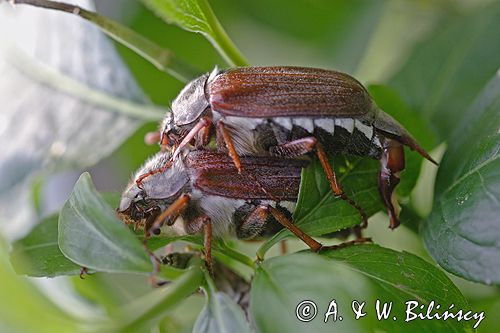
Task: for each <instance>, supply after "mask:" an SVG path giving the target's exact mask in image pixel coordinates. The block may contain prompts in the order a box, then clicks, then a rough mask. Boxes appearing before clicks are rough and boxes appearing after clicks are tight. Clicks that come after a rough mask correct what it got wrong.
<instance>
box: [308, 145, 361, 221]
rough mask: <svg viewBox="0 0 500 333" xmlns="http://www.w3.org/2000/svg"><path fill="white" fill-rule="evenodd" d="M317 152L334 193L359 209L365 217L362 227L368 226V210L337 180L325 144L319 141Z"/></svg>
mask: <svg viewBox="0 0 500 333" xmlns="http://www.w3.org/2000/svg"><path fill="white" fill-rule="evenodd" d="M316 153H317V155H318V158H319V161H320V163H321V166H322V167H323V170H324V171H325V175H326V178H327V179H328V182H329V183H330V187H331V189H332V191H333V193H334V194H335V196H337V197H340V198H341V199H342V200H344V201H347V203H349V204H350V205H351V206H352V207H354V208H356V209H357V211H358V212H359V214H360V215H361V218H362V219H363V222H362V225H361V227H362V228H366V226H367V225H368V216H367V215H366V212H365V211H364V209H363V208H361V207H360V206H359V205H358V204H357V203H356V202H355V201H354V200H352V199H351V198H349V197H348V196H347V194H345V193H344V191H343V190H342V188H341V186H340V184H339V182H338V181H337V176H336V175H335V172H334V171H333V168H332V166H331V165H330V163H329V162H328V158H327V157H326V153H325V151H324V150H323V146H321V144H320V143H319V142H318V143H317V144H316Z"/></svg>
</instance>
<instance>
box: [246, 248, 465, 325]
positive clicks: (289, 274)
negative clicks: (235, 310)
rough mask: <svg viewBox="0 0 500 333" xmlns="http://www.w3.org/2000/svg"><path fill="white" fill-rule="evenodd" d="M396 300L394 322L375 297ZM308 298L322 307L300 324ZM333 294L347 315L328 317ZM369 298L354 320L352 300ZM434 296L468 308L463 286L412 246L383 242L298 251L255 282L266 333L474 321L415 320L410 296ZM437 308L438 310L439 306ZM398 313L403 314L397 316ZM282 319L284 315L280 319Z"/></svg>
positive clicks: (272, 262) (255, 306)
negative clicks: (379, 310) (381, 315)
mask: <svg viewBox="0 0 500 333" xmlns="http://www.w3.org/2000/svg"><path fill="white" fill-rule="evenodd" d="M377 299H378V300H380V301H381V302H383V303H384V302H391V301H392V302H393V308H392V311H391V313H390V316H389V318H388V319H387V320H380V321H378V320H377V318H376V310H375V306H376V300H377ZM304 300H309V301H312V302H314V303H315V304H316V306H317V317H316V318H315V319H313V320H312V321H310V322H301V321H299V320H298V319H297V317H296V309H297V306H298V304H299V303H301V302H302V301H304ZM332 300H335V301H336V303H337V306H338V312H339V313H338V315H340V316H341V317H342V320H338V321H337V322H335V323H334V322H332V317H329V318H328V319H329V322H328V323H325V322H324V319H325V313H326V312H327V309H328V307H329V304H330V302H331V301H332ZM354 300H356V301H358V302H359V303H362V302H366V304H365V306H364V308H363V310H364V311H365V312H366V313H367V315H366V316H365V317H362V318H360V319H359V320H355V319H354V314H353V312H352V310H351V304H352V302H353V301H354ZM432 300H433V301H435V303H436V304H440V305H441V309H442V311H444V309H448V307H449V306H450V305H451V304H454V308H455V309H465V310H469V309H468V308H467V303H466V301H465V299H464V297H463V296H462V295H461V294H460V291H459V290H458V289H457V288H456V287H455V286H454V285H453V283H452V282H451V281H450V280H449V279H448V278H447V277H446V275H445V274H444V273H443V272H441V271H440V270H439V269H437V268H436V267H434V266H433V265H431V264H429V263H427V262H426V261H424V260H422V259H420V258H418V257H416V256H414V255H412V254H410V253H407V252H397V251H393V250H390V249H385V248H381V247H379V246H376V245H359V246H351V247H347V248H343V249H340V250H337V251H330V252H327V253H325V254H324V255H322V256H320V255H316V254H312V253H297V254H293V255H289V256H285V257H276V258H272V259H269V260H266V261H265V262H264V263H263V264H261V265H260V266H259V267H258V268H257V270H256V275H255V278H254V281H253V284H252V292H251V309H252V313H253V316H254V319H255V323H256V325H257V327H258V329H259V331H260V332H261V333H266V332H304V331H306V330H307V331H311V332H312V331H314V332H332V331H339V332H373V331H374V330H381V331H386V332H463V331H467V330H468V329H469V328H470V326H472V325H471V323H472V324H474V321H472V322H471V323H465V322H464V321H461V322H457V321H451V320H448V321H438V320H414V321H411V322H405V319H406V314H405V309H406V305H405V302H407V301H417V302H419V303H420V304H425V305H427V304H429V302H430V301H432ZM434 311H435V310H434ZM394 317H396V320H394ZM276 318H279V320H276Z"/></svg>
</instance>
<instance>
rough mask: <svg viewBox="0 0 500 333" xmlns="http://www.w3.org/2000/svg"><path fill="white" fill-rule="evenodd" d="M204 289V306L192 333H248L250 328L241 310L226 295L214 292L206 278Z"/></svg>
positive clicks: (209, 279)
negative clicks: (206, 283) (206, 282)
mask: <svg viewBox="0 0 500 333" xmlns="http://www.w3.org/2000/svg"><path fill="white" fill-rule="evenodd" d="M207 280H208V286H207V287H206V288H204V290H205V294H206V304H205V307H204V308H203V310H202V311H201V313H200V314H199V316H198V318H197V319H196V322H195V324H194V328H193V333H231V332H242V333H250V332H251V330H250V327H249V325H248V322H247V321H246V319H245V315H244V314H243V312H242V311H241V308H240V307H239V306H238V304H236V303H235V302H234V301H233V300H232V299H230V298H229V297H228V295H226V294H224V293H223V292H218V291H217V290H215V286H214V285H213V281H211V278H210V277H209V276H207Z"/></svg>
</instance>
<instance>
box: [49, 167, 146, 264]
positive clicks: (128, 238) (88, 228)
mask: <svg viewBox="0 0 500 333" xmlns="http://www.w3.org/2000/svg"><path fill="white" fill-rule="evenodd" d="M59 247H60V248H61V251H62V252H63V254H64V255H65V256H66V257H68V258H69V259H70V260H71V261H73V262H75V263H77V264H78V265H81V266H85V267H87V268H91V269H95V270H97V271H106V272H142V273H150V272H152V271H153V265H152V263H151V260H150V259H149V258H148V255H147V253H146V251H145V249H144V247H143V246H142V244H141V243H140V242H139V241H138V240H137V238H136V237H135V236H134V234H133V233H132V232H131V231H130V230H128V228H127V227H126V226H125V225H124V224H123V223H122V222H121V221H120V220H119V219H118V218H117V217H116V215H115V212H114V211H113V210H112V209H111V208H110V207H109V206H108V205H107V204H106V203H105V201H104V200H103V199H102V198H101V196H100V195H99V193H97V191H96V190H95V188H94V185H93V184H92V180H91V178H90V175H89V174H88V173H83V174H82V175H81V176H80V178H79V179H78V181H77V183H76V184H75V187H74V189H73V192H72V193H71V196H70V197H69V199H68V200H67V201H66V203H65V204H64V207H63V208H62V210H61V213H60V215H59Z"/></svg>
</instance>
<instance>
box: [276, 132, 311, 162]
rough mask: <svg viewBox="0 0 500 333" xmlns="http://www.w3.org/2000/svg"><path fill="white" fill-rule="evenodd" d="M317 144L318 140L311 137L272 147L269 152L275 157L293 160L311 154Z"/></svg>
mask: <svg viewBox="0 0 500 333" xmlns="http://www.w3.org/2000/svg"><path fill="white" fill-rule="evenodd" d="M317 143H318V140H316V138H314V137H312V136H310V137H307V138H302V139H298V140H294V141H290V142H287V143H284V144H282V145H278V146H274V147H271V148H269V152H270V153H271V155H274V156H281V157H287V158H292V157H297V156H301V155H305V154H307V153H310V152H311V151H313V150H314V147H315V146H316V145H317Z"/></svg>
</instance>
